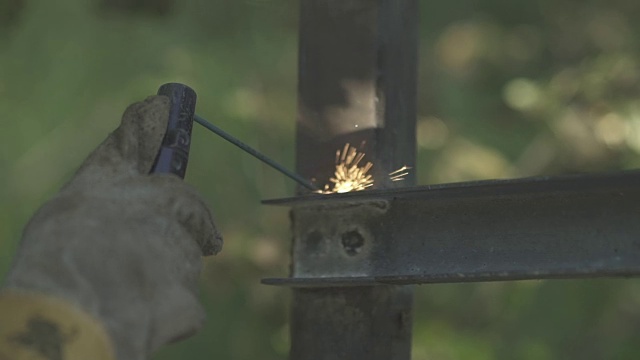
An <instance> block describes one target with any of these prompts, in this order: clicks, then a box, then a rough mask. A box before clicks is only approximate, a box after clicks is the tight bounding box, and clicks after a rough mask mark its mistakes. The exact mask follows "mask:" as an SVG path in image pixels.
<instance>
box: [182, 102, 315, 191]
mask: <svg viewBox="0 0 640 360" xmlns="http://www.w3.org/2000/svg"><path fill="white" fill-rule="evenodd" d="M193 120H194V121H195V122H197V123H198V124H200V125H202V126H204V127H205V128H207V129H208V130H210V131H212V132H213V133H215V134H217V135H218V136H220V137H222V138H223V139H225V140H227V141H228V142H230V143H232V144H233V145H235V146H237V147H239V148H240V149H242V150H244V151H245V152H247V153H249V154H251V155H253V156H254V157H255V158H256V159H258V160H260V161H262V162H264V163H265V164H267V165H269V166H271V167H272V168H274V169H276V170H278V171H280V172H281V173H283V174H284V175H286V176H288V177H289V178H291V179H292V180H294V181H295V182H297V183H298V184H300V185H302V186H304V187H306V188H307V189H309V190H313V191H315V190H318V189H317V188H316V187H315V186H314V185H313V184H312V183H311V182H310V181H309V180H307V179H305V178H303V177H302V176H300V175H298V174H296V173H294V172H292V171H289V170H287V169H286V168H285V167H284V166H282V165H280V164H278V163H277V162H275V161H273V160H271V159H270V158H268V157H267V156H265V155H264V154H262V153H261V152H259V151H258V150H255V149H254V148H252V147H250V146H249V145H247V144H245V143H243V142H242V141H240V140H238V139H236V138H235V137H233V136H231V135H230V134H228V133H227V132H225V131H224V130H222V129H220V128H219V127H217V126H215V125H213V124H212V123H210V122H208V121H207V120H205V119H203V118H202V117H200V116H199V115H197V114H196V115H194V116H193Z"/></svg>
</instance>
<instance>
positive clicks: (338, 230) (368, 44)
mask: <svg viewBox="0 0 640 360" xmlns="http://www.w3.org/2000/svg"><path fill="white" fill-rule="evenodd" d="M417 24H418V3H417V1H416V0H402V1H398V0H301V13H300V54H299V56H300V58H299V104H298V106H299V116H298V121H297V158H296V165H297V166H296V167H297V170H298V172H299V173H300V174H301V175H303V176H304V177H307V178H311V179H315V180H316V181H317V183H318V184H319V185H322V184H324V183H325V182H327V181H328V179H329V177H330V176H332V175H333V171H334V168H335V162H334V161H335V153H336V150H338V149H342V148H343V147H344V145H345V144H346V143H350V144H351V145H353V146H356V147H358V148H359V149H360V150H362V151H364V152H365V153H366V154H367V156H366V159H365V160H366V161H371V162H372V163H373V164H374V166H373V169H372V172H373V175H374V179H375V187H377V188H388V187H392V186H394V185H395V186H398V185H399V186H410V185H413V184H414V175H413V173H412V174H410V175H409V176H408V177H407V178H406V180H405V181H401V182H396V183H392V182H391V181H390V180H389V177H388V175H387V174H388V173H389V172H391V171H393V170H395V169H398V168H400V167H402V166H405V165H406V166H411V167H413V166H414V162H415V118H416V114H415V108H416V81H417V74H416V66H417ZM300 191H301V192H302V191H304V190H303V189H301V190H300ZM327 196H331V195H327ZM320 206H321V207H322V205H320ZM318 211H320V212H322V213H323V216H327V217H334V220H336V221H338V223H339V226H337V227H335V228H332V229H328V228H327V229H325V228H323V225H322V224H320V225H319V226H318V227H317V228H314V229H308V228H306V227H305V224H308V223H309V219H308V217H309V216H314V214H316V213H317V212H318ZM345 211H346V212H345ZM375 211H376V209H375V206H374V207H367V206H365V207H356V208H353V207H351V206H350V205H349V204H346V205H344V207H342V206H338V207H337V208H336V207H327V208H317V209H315V208H314V209H309V208H308V207H305V206H302V207H294V208H293V210H292V221H293V229H294V230H293V232H294V244H293V251H292V257H293V259H292V260H293V261H292V271H291V272H292V273H291V277H292V278H296V277H309V276H327V275H329V274H324V273H323V272H324V271H326V269H325V270H323V269H322V267H318V266H316V262H314V260H313V259H314V257H316V256H317V257H319V258H322V257H326V256H327V254H332V255H331V256H336V257H338V258H339V260H338V261H337V262H336V263H335V265H336V266H339V267H343V266H344V268H343V269H344V270H347V271H346V272H347V273H348V268H350V267H353V268H354V269H358V274H357V275H361V276H366V275H368V274H367V272H368V271H367V270H366V266H365V267H362V266H361V265H362V264H368V263H370V262H371V261H370V260H371V259H370V258H369V257H370V256H371V254H374V252H373V251H372V250H371V247H372V246H373V245H372V244H374V243H375V242H374V241H372V240H373V239H374V238H376V236H378V235H379V234H376V233H372V232H371V231H369V228H368V221H367V217H368V216H369V215H371V214H372V213H375ZM345 214H346V216H345ZM334 223H335V221H327V224H334ZM329 258H330V257H329ZM325 263H326V262H325ZM362 269H365V270H362ZM335 270H336V271H338V270H339V269H335ZM411 303H412V290H411V288H410V287H406V286H390V285H381V286H359V287H340V288H335V287H315V288H307V287H305V285H304V284H300V287H299V288H295V289H293V309H292V320H291V342H292V344H291V359H294V360H307V359H322V360H325V359H326V360H328V359H346V360H349V359H353V360H361V359H368V360H376V359H380V360H382V359H385V360H390V359H398V360H400V359H404V360H408V359H409V358H410V353H411Z"/></svg>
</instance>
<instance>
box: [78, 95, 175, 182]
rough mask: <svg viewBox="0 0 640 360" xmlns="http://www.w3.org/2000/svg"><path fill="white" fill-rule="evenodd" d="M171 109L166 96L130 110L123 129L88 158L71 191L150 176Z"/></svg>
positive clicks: (129, 108) (122, 126)
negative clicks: (130, 177) (128, 178)
mask: <svg viewBox="0 0 640 360" xmlns="http://www.w3.org/2000/svg"><path fill="white" fill-rule="evenodd" d="M169 108H170V100H169V98H167V97H166V96H151V97H149V98H147V99H146V100H144V101H141V102H137V103H135V104H133V105H131V106H129V107H128V108H127V110H126V111H125V112H124V115H123V116H122V122H121V123H120V126H119V127H118V128H117V129H116V130H115V131H114V132H112V133H111V134H110V135H109V136H108V137H107V138H106V139H105V140H104V141H103V142H102V144H100V146H98V148H96V149H95V150H94V151H93V153H91V154H90V155H89V156H88V157H87V159H86V160H85V161H84V163H83V164H82V165H81V166H80V169H78V171H77V173H76V175H75V176H74V178H73V179H72V180H71V182H70V183H69V184H68V185H67V187H69V186H70V185H72V184H73V185H74V186H91V187H95V186H96V185H101V184H105V183H106V182H113V181H117V180H118V179H121V178H123V177H128V176H131V175H139V174H148V173H149V171H150V170H151V168H152V166H153V163H154V161H155V158H156V155H157V153H158V150H159V149H160V145H161V144H162V139H163V138H164V134H165V132H166V129H167V123H168V120H169Z"/></svg>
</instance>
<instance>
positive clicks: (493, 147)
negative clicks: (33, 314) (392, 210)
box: [0, 0, 640, 360]
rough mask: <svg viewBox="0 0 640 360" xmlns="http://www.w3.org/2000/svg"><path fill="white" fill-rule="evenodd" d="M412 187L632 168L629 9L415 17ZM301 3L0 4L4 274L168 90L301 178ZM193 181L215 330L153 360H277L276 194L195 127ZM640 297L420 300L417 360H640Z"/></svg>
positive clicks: (478, 292) (419, 295) (635, 62)
mask: <svg viewBox="0 0 640 360" xmlns="http://www.w3.org/2000/svg"><path fill="white" fill-rule="evenodd" d="M421 5H422V9H421V30H420V31H421V43H420V52H421V60H420V93H419V119H418V144H419V152H418V154H419V157H418V166H417V175H418V183H419V184H428V183H441V182H452V181H463V180H471V179H487V178H509V177H519V176H529V175H537V174H562V173H573V172H593V171H604V170H615V169H628V168H637V167H638V165H640V96H639V95H640V57H639V55H640V23H639V22H638V21H637V18H638V16H640V2H638V1H637V0H609V1H604V0H602V1H573V0H546V1H542V0H541V1H528V0H526V1H525V0H517V1H516V0H514V1H499V0H465V1H463V0H460V1H446V2H444V1H433V2H431V1H423V2H422V3H421ZM297 14H298V5H297V1H294V0H286V1H285V0H244V1H228V0H219V1H212V0H185V1H178V0H175V1H172V0H163V1H150V0H148V1H145V0H135V1H133V0H131V1H125V0H120V1H117V0H92V1H89V0H58V1H47V0H0V119H1V120H0V146H2V150H1V151H0V274H3V273H5V272H6V270H7V268H8V267H9V263H10V259H11V257H12V256H13V253H14V251H15V249H16V243H17V240H18V239H19V237H20V232H21V229H22V227H23V226H24V224H25V223H26V221H27V220H28V218H29V217H30V215H31V214H32V213H33V212H34V211H35V209H36V208H37V207H38V206H39V205H40V204H42V202H44V201H45V200H46V199H47V198H48V197H49V196H51V195H52V194H53V193H55V191H56V190H57V189H58V188H59V187H60V186H61V185H62V184H63V183H64V182H65V181H66V179H68V178H69V176H70V175H71V174H72V173H73V171H74V170H75V168H76V167H77V166H78V165H79V163H80V162H81V161H82V159H83V158H84V157H85V156H86V154H88V152H89V151H90V150H91V149H93V148H94V147H95V146H96V145H97V144H98V143H99V142H100V141H101V140H102V139H103V138H104V137H105V136H106V135H107V134H108V133H109V131H111V130H112V129H114V128H115V127H116V126H117V124H118V122H119V117H120V115H121V114H122V112H123V111H124V109H125V107H126V106H127V105H128V104H130V103H132V102H134V101H138V100H141V99H143V98H145V97H146V96H148V95H151V94H153V93H155V91H156V89H157V88H158V86H159V85H160V84H163V83H165V82H170V81H178V82H184V83H186V84H189V85H190V86H192V87H193V88H194V89H196V91H197V92H198V96H199V102H198V113H199V114H201V115H202V116H204V117H205V118H208V119H209V120H211V121H213V122H214V123H216V124H217V125H218V126H220V127H222V128H223V129H225V130H227V131H228V132H230V133H232V134H235V135H236V136H238V137H240V138H241V139H243V140H244V141H245V142H247V143H249V144H251V145H253V146H255V147H256V148H258V149H259V150H261V151H262V152H264V153H266V154H268V155H270V156H271V157H273V158H275V159H277V160H279V161H280V162H282V163H284V164H286V165H288V166H289V167H293V165H292V164H293V156H294V154H293V147H294V119H295V113H296V72H297V70H296V68H297V64H296V62H297ZM186 181H188V182H190V183H192V184H193V185H195V186H196V187H197V188H198V189H199V190H200V191H201V192H202V193H203V195H204V196H205V198H206V199H207V200H208V201H209V203H210V204H211V206H212V208H213V209H214V212H215V214H216V216H217V223H218V225H219V227H220V229H221V231H222V232H223V234H224V235H225V239H226V243H225V248H224V251H223V252H222V253H221V254H220V255H218V256H217V257H215V258H214V259H209V260H208V261H207V266H206V268H205V271H204V273H203V278H202V298H203V301H204V303H205V304H206V307H207V311H208V315H209V321H208V323H207V325H206V327H205V329H204V330H203V331H202V332H201V333H199V334H198V335H197V336H195V337H193V338H191V339H189V340H187V341H184V342H182V343H180V344H178V345H175V346H171V347H167V348H166V349H163V350H162V351H160V352H159V353H158V354H157V355H156V356H155V357H154V359H156V360H168V359H183V358H189V359H266V360H268V359H284V358H285V357H286V353H287V348H288V340H287V339H288V328H287V302H288V297H289V293H288V290H286V289H284V288H275V287H269V286H264V285H260V284H259V279H260V278H262V277H269V276H282V275H285V274H286V272H287V262H288V244H289V239H290V235H289V230H288V216H287V210H286V209H280V208H274V207H265V206H261V205H260V203H259V200H260V199H265V198H277V197H284V196H289V195H291V194H293V191H294V186H293V184H292V183H291V182H290V181H289V180H288V179H286V178H284V177H283V176H281V175H279V174H278V173H276V172H274V171H273V170H271V169H269V168H267V167H265V166H264V165H262V164H260V163H259V162H257V161H256V160H254V159H253V158H251V157H249V156H247V155H246V154H244V153H241V152H240V151H239V150H237V149H235V148H233V147H232V146H231V145H229V144H227V143H226V142H224V141H223V140H222V139H220V138H217V137H215V136H213V135H212V134H210V133H206V132H205V131H204V130H203V129H201V128H199V127H196V128H195V134H194V141H193V147H192V155H191V162H190V168H189V171H188V175H187V179H186ZM639 356H640V282H638V280H580V281H522V282H504V283H485V284H455V285H433V286H431V285H430V286H421V287H417V288H416V301H415V318H414V349H413V358H414V359H415V360H446V359H481V360H489V359H525V360H527V359H531V360H533V359H638V358H639Z"/></svg>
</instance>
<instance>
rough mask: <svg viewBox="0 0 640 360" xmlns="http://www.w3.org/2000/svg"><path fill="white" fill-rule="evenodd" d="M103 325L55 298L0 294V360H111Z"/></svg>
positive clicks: (108, 341)
mask: <svg viewBox="0 0 640 360" xmlns="http://www.w3.org/2000/svg"><path fill="white" fill-rule="evenodd" d="M114 354H115V352H114V348H113V346H112V344H111V339H110V338H109V336H108V335H107V332H106V331H105V329H104V327H103V325H102V324H101V323H100V321H98V320H97V319H95V318H94V317H93V316H91V315H89V314H88V313H86V312H84V311H83V310H80V309H78V308H77V307H75V306H73V305H72V304H70V303H68V302H66V301H64V300H61V299H59V298H55V297H51V296H47V295H42V294H38V293H29V292H21V291H20V292H19V291H14V290H11V291H9V290H3V291H0V360H4V359H15V360H20V359H34V358H36V357H37V358H46V359H65V360H80V359H82V360H85V359H96V360H115V355H114Z"/></svg>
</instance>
